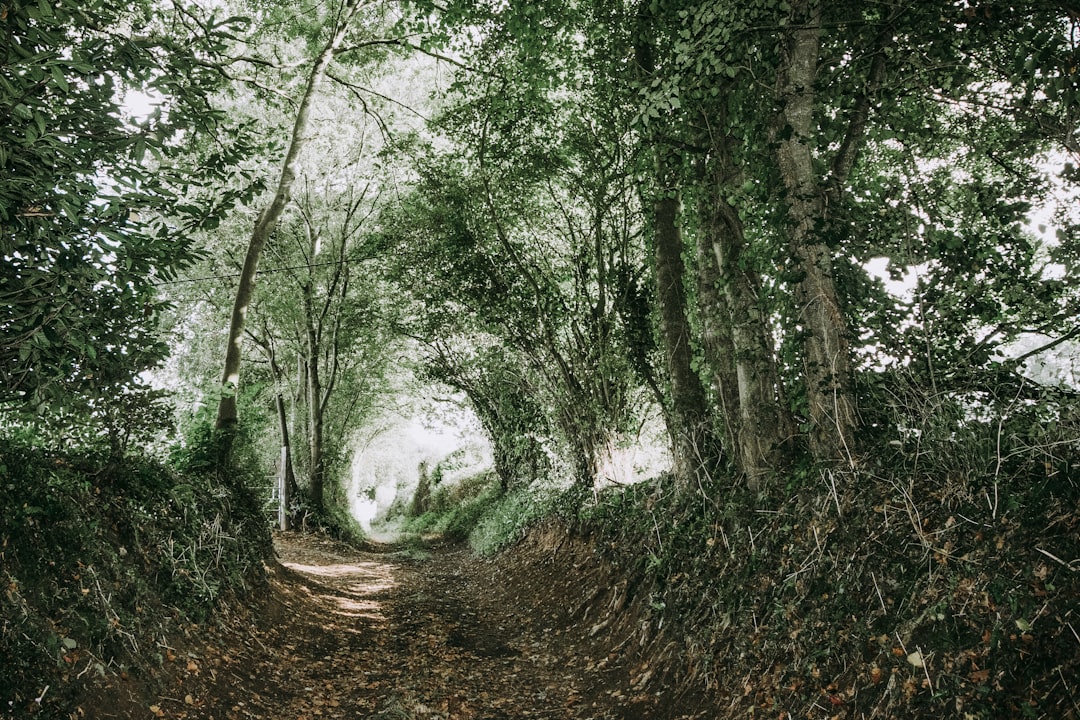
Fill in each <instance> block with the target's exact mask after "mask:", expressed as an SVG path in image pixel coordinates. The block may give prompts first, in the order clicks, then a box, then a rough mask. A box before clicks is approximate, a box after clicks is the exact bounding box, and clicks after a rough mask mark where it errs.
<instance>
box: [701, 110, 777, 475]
mask: <svg viewBox="0 0 1080 720" xmlns="http://www.w3.org/2000/svg"><path fill="white" fill-rule="evenodd" d="M723 124H724V123H723V122H721V123H718V126H719V127H723ZM726 142H727V138H724V137H717V138H713V139H712V142H711V144H712V152H711V153H710V157H709V158H708V159H707V160H706V166H705V182H704V185H705V187H704V190H703V199H702V212H701V225H702V234H703V236H704V238H703V240H704V242H705V243H707V244H708V245H709V247H710V250H711V252H712V254H713V262H715V264H716V266H717V269H718V271H719V275H720V286H721V288H722V292H723V297H724V299H725V301H726V306H727V309H728V312H729V313H730V314H729V316H728V318H727V320H728V328H729V332H730V338H731V339H730V342H731V351H732V358H733V360H732V361H733V364H734V374H735V379H734V382H735V387H736V392H737V394H738V402H737V404H736V408H737V411H738V418H737V420H736V421H735V422H734V424H735V425H736V427H737V428H738V434H737V442H736V446H737V452H736V456H737V458H738V466H739V469H740V471H741V472H742V473H743V475H744V476H745V477H746V479H747V482H748V483H749V485H750V486H751V487H753V488H757V487H759V486H760V485H761V484H762V482H764V480H765V479H766V478H767V476H768V475H769V473H771V472H773V471H776V470H778V469H780V468H781V467H783V465H784V464H785V462H786V460H787V456H788V453H789V450H790V447H789V446H790V442H791V437H792V435H793V433H794V429H793V428H794V423H793V422H792V420H791V418H790V415H789V413H788V410H787V408H786V407H784V404H783V403H782V402H781V398H782V392H781V389H780V388H781V385H780V378H779V375H778V373H777V371H776V359H775V350H774V348H773V342H772V339H771V338H770V336H769V327H768V323H767V320H766V318H765V314H764V312H763V310H762V307H761V292H760V286H761V283H760V280H759V279H758V277H757V274H756V273H755V272H754V271H753V269H752V268H751V267H749V263H748V260H747V258H746V257H745V250H746V238H745V234H744V228H743V224H742V219H741V218H740V217H739V213H738V211H737V210H736V209H735V208H734V207H733V206H732V205H731V203H730V202H728V200H727V197H726V195H727V190H728V188H730V187H731V186H732V185H735V184H737V183H738V182H739V180H740V179H741V173H740V172H739V169H738V168H737V167H736V166H735V161H734V159H733V158H732V157H731V152H730V150H729V149H728V147H727V145H726Z"/></svg>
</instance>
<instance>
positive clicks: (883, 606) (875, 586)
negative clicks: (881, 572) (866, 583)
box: [870, 573, 889, 615]
mask: <svg viewBox="0 0 1080 720" xmlns="http://www.w3.org/2000/svg"><path fill="white" fill-rule="evenodd" d="M870 579H871V580H873V581H874V590H875V591H876V592H877V599H878V602H879V603H881V611H882V612H883V613H885V614H886V615H888V614H889V611H888V609H886V607H885V600H884V599H882V597H881V588H879V587H878V584H877V578H876V577H875V576H874V573H870Z"/></svg>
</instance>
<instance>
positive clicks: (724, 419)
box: [697, 197, 739, 456]
mask: <svg viewBox="0 0 1080 720" xmlns="http://www.w3.org/2000/svg"><path fill="white" fill-rule="evenodd" d="M698 205H699V207H698V216H699V218H701V222H702V223H704V222H705V221H704V218H706V217H707V212H708V207H707V206H708V202H707V200H706V199H705V198H704V197H703V198H702V199H701V200H700V201H699V203H698ZM697 271H698V274H697V298H698V311H699V312H700V314H701V328H702V337H701V340H702V347H703V349H704V351H705V363H706V365H707V367H708V369H709V374H710V376H711V386H712V395H713V398H714V399H715V404H716V406H717V407H718V408H720V418H719V420H720V422H721V423H722V424H723V427H724V440H725V442H726V444H727V447H729V448H735V447H736V445H737V442H738V437H739V384H738V380H737V376H736V370H735V346H734V344H733V343H732V338H731V308H730V307H729V306H728V302H727V297H726V296H725V295H724V293H723V292H722V287H723V285H722V282H721V277H720V268H719V266H718V265H717V264H716V253H715V251H714V250H713V240H712V234H711V233H709V232H708V229H707V228H706V227H701V228H699V230H698V233H697ZM736 456H737V453H736Z"/></svg>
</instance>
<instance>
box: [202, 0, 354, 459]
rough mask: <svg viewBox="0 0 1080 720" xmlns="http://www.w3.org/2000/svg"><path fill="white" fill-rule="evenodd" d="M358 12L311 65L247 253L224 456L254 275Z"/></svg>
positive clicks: (230, 358)
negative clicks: (331, 69) (323, 87)
mask: <svg viewBox="0 0 1080 720" xmlns="http://www.w3.org/2000/svg"><path fill="white" fill-rule="evenodd" d="M356 12H357V5H356V4H355V3H351V2H350V3H348V5H347V7H346V11H345V13H344V14H343V16H342V17H341V19H340V22H339V24H338V25H337V27H335V28H334V33H333V35H332V36H331V38H330V40H329V42H327V43H326V45H325V46H323V49H322V51H321V52H320V53H319V56H318V57H317V58H316V59H315V63H314V65H312V68H311V73H310V74H309V75H308V81H307V86H306V87H305V88H304V94H303V97H302V98H301V100H300V104H299V107H298V108H297V111H296V118H295V120H294V122H293V129H292V135H291V136H290V138H289V146H288V149H287V150H286V152H285V160H284V162H283V163H282V167H281V175H280V177H279V178H278V184H277V189H276V190H275V192H274V197H273V198H272V199H271V201H270V204H269V205H267V206H266V208H264V209H263V211H262V212H261V213H259V218H258V220H256V221H255V227H254V229H253V230H252V233H251V239H250V240H249V241H248V249H247V254H246V256H245V257H244V266H243V269H242V270H241V272H240V281H239V283H238V285H237V289H236V299H235V302H234V303H233V309H232V316H231V318H230V321H229V336H228V342H227V344H226V348H225V367H224V371H223V372H222V376H221V393H222V394H221V399H220V401H219V402H218V413H217V422H216V427H217V429H218V430H219V431H225V433H226V436H227V437H226V441H225V447H224V451H225V455H226V456H227V455H228V452H229V445H230V443H229V440H228V436H230V435H231V430H232V429H233V428H234V427H235V425H236V422H237V407H236V393H237V390H238V388H239V386H240V362H241V341H242V339H243V333H244V323H245V321H246V319H247V312H248V306H249V305H250V304H251V300H252V296H253V294H254V291H255V275H256V273H257V272H258V268H259V258H260V257H261V256H262V251H263V248H264V247H265V246H266V243H267V241H268V240H269V239H270V235H271V234H272V233H273V232H274V229H275V228H276V227H277V223H278V220H279V219H280V217H281V213H282V212H283V211H284V209H285V204H286V202H288V200H289V193H290V191H291V189H292V186H293V182H294V181H295V180H296V173H297V160H298V158H299V157H300V151H301V150H302V149H303V147H304V145H305V144H306V142H307V139H308V138H307V136H306V132H307V127H308V119H309V116H310V114H311V107H312V105H313V104H314V101H315V97H316V94H317V92H318V90H319V87H320V86H321V85H322V82H323V79H324V78H325V76H326V72H327V69H328V68H329V66H330V62H331V61H332V60H333V57H334V51H335V50H336V49H337V48H338V47H339V46H340V45H341V43H342V41H343V40H344V38H345V35H346V32H347V31H348V27H349V23H350V22H351V20H352V18H353V17H354V16H355V14H356Z"/></svg>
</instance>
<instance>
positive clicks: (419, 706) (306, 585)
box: [76, 533, 698, 720]
mask: <svg viewBox="0 0 1080 720" xmlns="http://www.w3.org/2000/svg"><path fill="white" fill-rule="evenodd" d="M572 544H573V543H571V545H572ZM275 546H276V549H277V552H278V555H279V558H280V565H279V566H277V567H273V568H271V569H270V583H269V586H268V587H267V589H266V595H265V596H264V597H263V598H262V601H261V602H260V605H259V609H258V610H257V611H256V612H255V613H254V615H253V616H250V617H243V618H240V617H237V618H234V621H233V622H232V623H229V624H228V625H227V626H223V627H218V628H216V629H214V630H213V631H209V630H208V629H206V628H201V629H193V630H192V637H191V638H190V642H189V644H188V645H187V646H184V647H181V646H176V645H175V643H174V644H173V645H171V646H165V647H164V653H163V659H162V672H161V674H160V676H159V677H158V678H157V682H155V683H154V684H155V685H156V686H158V687H159V688H160V689H159V690H158V691H156V692H155V693H154V695H153V696H152V697H147V696H146V695H145V694H141V693H140V694H141V695H142V697H140V699H139V700H138V701H137V702H140V703H145V704H144V705H143V707H144V708H146V710H144V712H146V713H148V714H147V715H144V716H146V717H153V716H157V717H163V718H183V719H187V720H206V719H213V720H249V719H256V718H258V719H260V720H316V719H319V720H321V719H323V718H388V719H390V718H393V719H402V720H404V719H412V718H424V719H431V720H439V719H443V720H455V719H461V720H472V719H475V720H481V719H489V720H496V719H499V718H552V719H554V718H594V719H597V720H600V719H601V718H627V719H631V718H673V719H674V718H690V717H698V716H697V715H695V714H692V713H690V712H688V711H683V710H680V707H690V706H692V705H693V704H694V703H693V702H687V701H688V700H692V698H683V699H682V701H681V702H673V700H672V698H670V697H667V695H666V693H665V692H664V690H663V689H662V688H657V687H656V685H657V682H656V679H657V678H658V677H659V675H658V674H657V675H654V673H653V671H652V670H651V669H650V668H649V667H648V665H647V664H643V663H641V662H640V661H639V660H637V659H635V654H634V653H633V652H631V651H630V649H629V648H630V646H631V645H633V643H632V642H631V640H632V637H631V636H629V635H628V636H626V637H624V638H622V639H621V641H620V642H618V643H615V642H613V640H612V638H613V634H612V632H611V627H613V626H614V625H613V624H612V622H611V619H612V618H611V616H612V615H613V614H618V612H619V611H620V610H621V609H622V606H623V605H624V604H625V587H622V588H620V587H619V586H618V585H608V586H607V587H604V583H606V582H607V581H609V580H610V579H611V578H610V577H608V576H607V571H606V570H605V569H604V567H603V565H602V563H600V562H599V561H598V560H595V559H594V558H590V557H588V556H587V554H585V553H583V552H582V549H581V548H577V549H574V548H572V547H569V546H566V545H564V543H563V542H561V541H560V540H559V539H558V538H555V537H549V538H547V539H546V540H545V539H541V541H539V542H536V541H534V542H531V543H523V544H522V545H521V546H519V547H518V548H515V549H514V550H512V551H510V552H509V553H504V554H503V555H502V556H500V557H499V558H498V559H496V560H483V559H477V558H475V557H473V556H472V555H471V554H470V553H469V551H468V550H467V549H466V548H463V547H461V546H452V545H433V546H427V547H424V548H419V547H417V546H415V545H414V546H413V547H412V548H411V549H410V548H403V547H396V546H393V545H373V546H371V547H370V548H368V549H366V550H362V551H361V550H356V549H354V548H352V547H350V546H347V545H344V544H342V543H339V542H335V541H332V540H328V539H326V538H320V537H313V536H308V535H301V534H296V533H281V534H278V535H277V536H276V538H275ZM574 552H578V553H580V554H581V556H580V557H577V556H574V555H573V554H572V553H574ZM115 689H120V688H114V690H115ZM108 695H112V697H113V698H115V694H113V693H108ZM129 700H130V701H134V695H132V696H131V697H130V698H129ZM109 703H111V704H105V705H100V704H99V705H98V706H97V707H94V706H93V705H90V704H88V705H87V706H86V707H85V709H83V708H80V709H79V714H77V715H76V716H77V717H101V718H108V717H125V718H126V717H133V716H134V715H132V714H131V713H132V712H133V710H134V708H132V707H130V706H129V704H128V703H117V702H116V701H115V699H114V700H111V701H109ZM112 713H116V714H112Z"/></svg>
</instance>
